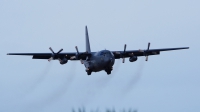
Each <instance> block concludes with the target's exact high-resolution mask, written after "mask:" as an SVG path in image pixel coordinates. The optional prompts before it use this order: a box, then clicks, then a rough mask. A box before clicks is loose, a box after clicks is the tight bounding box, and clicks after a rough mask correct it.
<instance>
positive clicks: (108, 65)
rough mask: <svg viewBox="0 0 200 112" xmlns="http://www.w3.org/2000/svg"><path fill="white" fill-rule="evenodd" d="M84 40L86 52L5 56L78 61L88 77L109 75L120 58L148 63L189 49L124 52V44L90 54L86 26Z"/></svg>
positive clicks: (64, 62) (63, 62) (64, 61)
mask: <svg viewBox="0 0 200 112" xmlns="http://www.w3.org/2000/svg"><path fill="white" fill-rule="evenodd" d="M85 39H86V52H79V51H78V47H77V46H75V49H76V52H70V53H69V52H66V53H62V52H61V51H62V50H63V49H60V50H59V51H58V52H57V53H55V52H54V51H53V50H52V48H51V47H50V48H49V49H50V50H51V52H52V53H8V54H7V55H27V56H33V57H32V58H33V59H48V61H51V60H59V62H60V64H66V63H67V62H68V60H80V61H81V63H82V64H84V65H85V68H86V72H87V74H88V75H91V73H92V72H99V71H102V70H105V72H107V74H108V75H109V74H111V71H112V70H113V65H114V63H115V59H120V58H122V59H123V60H122V62H123V63H124V62H125V58H129V61H130V62H134V61H136V60H137V57H139V56H145V57H146V61H148V56H149V55H159V54H160V52H161V51H170V50H180V49H189V47H180V48H164V49H149V47H150V43H148V47H147V49H146V50H140V49H139V50H129V51H126V44H125V45H124V50H123V51H109V50H102V51H99V52H91V50H90V42H89V35H88V29H87V26H86V27H85Z"/></svg>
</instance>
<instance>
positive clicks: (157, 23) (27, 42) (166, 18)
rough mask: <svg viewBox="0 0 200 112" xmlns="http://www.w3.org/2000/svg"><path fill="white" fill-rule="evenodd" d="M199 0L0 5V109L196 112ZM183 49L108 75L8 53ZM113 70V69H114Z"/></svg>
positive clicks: (46, 0)
mask: <svg viewBox="0 0 200 112" xmlns="http://www.w3.org/2000/svg"><path fill="white" fill-rule="evenodd" d="M199 4H200V1H198V0H132V1H131V0H128V1H123V2H121V1H92V0H87V1H73V2H72V1H62V0H57V1H50V0H34V1H25V0H13V1H7V0H1V1H0V15H1V16H0V38H1V41H0V48H1V52H0V57H1V59H0V68H1V69H0V70H1V73H0V111H1V112H13V111H15V112H27V111H30V112H31V111H32V112H35V111H38V112H44V111H50V112H54V111H60V112H66V111H71V109H72V108H73V107H74V108H78V107H82V106H85V107H86V109H87V110H90V109H96V108H100V110H104V109H106V108H113V107H115V108H116V109H118V110H120V109H123V108H126V109H128V108H130V107H131V108H133V109H137V110H138V111H139V112H180V111H181V112H186V111H187V112H188V111H193V112H198V111H200V106H199V104H200V89H199V85H200V75H199V74H200V70H199V62H200V60H199V57H198V56H199V55H200V52H199V49H198V48H200V45H199V37H200V32H199V31H200V22H199V20H200V16H199V12H200V7H199ZM85 25H88V30H89V36H90V43H91V50H92V51H99V50H102V49H108V50H123V46H124V44H127V49H128V50H130V49H146V48H147V43H148V42H151V47H150V48H169V47H190V49H189V50H180V51H172V52H161V55H159V56H150V57H149V61H148V62H145V59H144V58H139V60H138V61H137V62H135V63H130V62H129V61H128V59H126V62H125V64H119V63H121V60H119V61H120V62H118V61H117V62H116V63H118V64H116V65H115V66H114V71H113V72H114V73H113V74H111V75H110V76H107V74H106V73H105V72H98V73H92V75H91V76H87V74H86V72H85V68H84V66H83V65H81V64H80V62H72V61H69V62H68V63H67V64H66V65H60V64H59V62H57V61H52V62H51V63H49V62H48V61H47V60H32V59H31V57H24V56H7V55H6V53H8V52H22V53H23V52H50V51H49V49H48V48H49V47H50V46H51V47H52V48H53V49H54V51H57V50H59V49H60V48H63V49H64V51H63V52H75V48H74V46H76V45H78V47H79V51H85V41H84V40H85V37H84V36H85V34H84V33H85V31H84V27H85ZM115 68H118V69H115Z"/></svg>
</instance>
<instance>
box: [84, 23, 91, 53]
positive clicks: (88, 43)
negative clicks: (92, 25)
mask: <svg viewBox="0 0 200 112" xmlns="http://www.w3.org/2000/svg"><path fill="white" fill-rule="evenodd" d="M85 41H86V52H88V53H90V52H91V50H90V41H89V35H88V29H87V26H85Z"/></svg>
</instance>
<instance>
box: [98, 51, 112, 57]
mask: <svg viewBox="0 0 200 112" xmlns="http://www.w3.org/2000/svg"><path fill="white" fill-rule="evenodd" d="M106 54H108V55H111V53H110V52H109V51H101V52H99V55H100V56H102V55H106Z"/></svg>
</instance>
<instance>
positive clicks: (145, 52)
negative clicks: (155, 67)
mask: <svg viewBox="0 0 200 112" xmlns="http://www.w3.org/2000/svg"><path fill="white" fill-rule="evenodd" d="M149 48H150V42H149V43H148V46H147V50H141V49H139V52H143V53H144V56H145V57H146V59H145V61H148V56H149V55H148V52H149Z"/></svg>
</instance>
